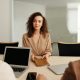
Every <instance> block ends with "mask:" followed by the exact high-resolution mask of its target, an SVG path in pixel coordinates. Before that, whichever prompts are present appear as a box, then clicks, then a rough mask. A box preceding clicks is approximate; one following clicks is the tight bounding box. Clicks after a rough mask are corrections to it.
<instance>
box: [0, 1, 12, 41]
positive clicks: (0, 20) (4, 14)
mask: <svg viewBox="0 0 80 80" xmlns="http://www.w3.org/2000/svg"><path fill="white" fill-rule="evenodd" d="M11 2H12V0H0V41H5V42H7V41H11V39H10V38H11Z"/></svg>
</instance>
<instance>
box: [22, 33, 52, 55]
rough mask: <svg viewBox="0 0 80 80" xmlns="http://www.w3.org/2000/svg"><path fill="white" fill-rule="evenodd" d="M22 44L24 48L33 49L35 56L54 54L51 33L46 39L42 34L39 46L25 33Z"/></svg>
mask: <svg viewBox="0 0 80 80" xmlns="http://www.w3.org/2000/svg"><path fill="white" fill-rule="evenodd" d="M22 43H23V46H24V47H31V48H32V53H34V54H35V55H43V54H45V53H47V52H52V47H51V38H50V34H49V33H48V34H46V37H45V38H44V37H43V36H42V34H41V35H40V37H39V41H38V44H37V46H36V45H35V43H34V41H33V39H32V37H31V38H29V37H28V36H27V33H25V34H24V35H23V38H22Z"/></svg>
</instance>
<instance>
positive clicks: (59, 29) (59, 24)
mask: <svg viewBox="0 0 80 80" xmlns="http://www.w3.org/2000/svg"><path fill="white" fill-rule="evenodd" d="M66 7H67V6H64V7H52V8H50V7H47V8H46V17H47V20H48V26H49V31H50V32H51V36H52V41H53V42H54V41H55V42H57V41H63V42H76V41H77V39H76V34H74V33H70V31H69V30H68V26H67V17H68V16H67V11H68V10H67V8H66ZM75 28H76V26H75V27H73V28H72V31H73V30H74V29H75Z"/></svg>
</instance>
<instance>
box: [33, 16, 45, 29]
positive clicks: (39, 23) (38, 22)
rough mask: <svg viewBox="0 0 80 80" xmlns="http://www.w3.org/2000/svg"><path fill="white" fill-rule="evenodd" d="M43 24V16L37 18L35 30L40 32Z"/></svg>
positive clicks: (34, 24) (34, 23) (34, 22)
mask: <svg viewBox="0 0 80 80" xmlns="http://www.w3.org/2000/svg"><path fill="white" fill-rule="evenodd" d="M42 24H43V18H42V17H41V16H36V17H35V18H34V20H33V27H34V29H35V30H40V28H41V27H42Z"/></svg>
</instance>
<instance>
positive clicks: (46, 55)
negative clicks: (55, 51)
mask: <svg viewBox="0 0 80 80" xmlns="http://www.w3.org/2000/svg"><path fill="white" fill-rule="evenodd" d="M50 55H51V54H50V53H46V54H45V55H43V58H46V59H48V58H49V56H50Z"/></svg>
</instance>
